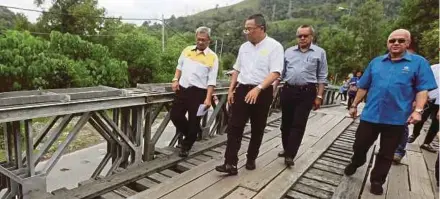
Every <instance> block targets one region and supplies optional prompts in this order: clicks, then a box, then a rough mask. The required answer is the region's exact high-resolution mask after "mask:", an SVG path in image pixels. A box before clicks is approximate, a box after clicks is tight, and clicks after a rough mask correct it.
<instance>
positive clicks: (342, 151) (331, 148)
mask: <svg viewBox="0 0 440 199" xmlns="http://www.w3.org/2000/svg"><path fill="white" fill-rule="evenodd" d="M328 150H330V151H335V152H338V153H345V154H348V155H353V151H349V150H345V149H340V148H336V147H333V146H331V147H330V148H328Z"/></svg>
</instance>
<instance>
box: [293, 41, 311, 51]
mask: <svg viewBox="0 0 440 199" xmlns="http://www.w3.org/2000/svg"><path fill="white" fill-rule="evenodd" d="M293 50H295V51H299V50H300V48H299V45H296V46H295V47H294V48H293ZM309 50H312V51H316V45H314V44H313V43H312V44H310V47H309ZM309 50H307V51H309Z"/></svg>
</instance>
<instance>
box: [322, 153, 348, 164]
mask: <svg viewBox="0 0 440 199" xmlns="http://www.w3.org/2000/svg"><path fill="white" fill-rule="evenodd" d="M324 157H328V158H333V159H336V160H340V161H343V162H347V163H349V162H351V159H350V158H346V157H342V156H340V155H334V154H331V153H328V152H326V153H324Z"/></svg>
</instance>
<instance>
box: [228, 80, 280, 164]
mask: <svg viewBox="0 0 440 199" xmlns="http://www.w3.org/2000/svg"><path fill="white" fill-rule="evenodd" d="M254 87H255V86H253V85H243V84H239V85H238V86H237V88H236V90H235V94H234V103H233V104H232V107H231V109H232V110H231V111H232V115H231V117H230V118H229V124H228V127H227V130H226V132H227V133H228V141H227V147H226V152H225V163H226V164H231V165H237V163H238V151H239V150H240V146H241V140H242V138H243V131H244V127H245V125H246V122H247V121H248V120H249V119H250V120H251V140H250V143H249V147H248V151H247V158H248V160H255V159H256V158H257V157H258V153H259V149H260V145H261V141H262V140H263V135H264V128H266V121H267V116H268V113H269V107H270V105H271V103H272V98H273V88H272V87H271V86H270V87H268V88H266V89H265V90H262V91H261V92H260V94H259V95H258V98H257V102H256V103H255V104H247V103H246V102H245V101H244V99H245V97H246V95H247V94H248V92H249V91H251V90H252V89H253V88H254Z"/></svg>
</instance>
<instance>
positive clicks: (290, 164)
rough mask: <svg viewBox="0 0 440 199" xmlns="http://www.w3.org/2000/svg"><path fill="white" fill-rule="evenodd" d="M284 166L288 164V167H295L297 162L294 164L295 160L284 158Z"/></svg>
mask: <svg viewBox="0 0 440 199" xmlns="http://www.w3.org/2000/svg"><path fill="white" fill-rule="evenodd" d="M284 164H286V166H288V167H291V166H293V165H295V162H293V158H288V157H286V158H284Z"/></svg>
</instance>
